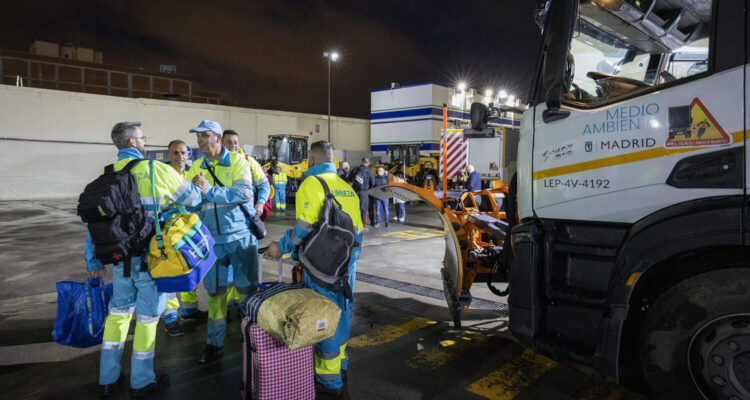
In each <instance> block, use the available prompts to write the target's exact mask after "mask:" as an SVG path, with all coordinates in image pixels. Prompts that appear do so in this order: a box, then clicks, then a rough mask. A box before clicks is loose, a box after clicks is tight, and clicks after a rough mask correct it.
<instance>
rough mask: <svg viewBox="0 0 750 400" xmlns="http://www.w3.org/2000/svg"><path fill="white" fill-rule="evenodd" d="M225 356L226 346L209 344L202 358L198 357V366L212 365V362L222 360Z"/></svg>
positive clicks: (204, 349)
mask: <svg viewBox="0 0 750 400" xmlns="http://www.w3.org/2000/svg"><path fill="white" fill-rule="evenodd" d="M223 355H224V346H221V347H219V346H214V345H212V344H207V345H206V347H204V348H203V353H202V354H201V356H200V357H198V364H205V363H210V362H211V361H216V360H218V359H220V358H221V357H222V356H223Z"/></svg>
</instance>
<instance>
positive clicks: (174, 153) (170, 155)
mask: <svg viewBox="0 0 750 400" xmlns="http://www.w3.org/2000/svg"><path fill="white" fill-rule="evenodd" d="M188 158H189V157H188V148H187V145H186V144H185V142H183V141H182V140H173V141H171V142H170V143H169V145H168V146H167V160H168V161H169V165H170V166H171V167H172V169H174V170H175V172H177V173H178V174H180V176H181V177H182V178H183V179H184V178H185V174H186V173H187V169H186V168H185V166H186V165H187V160H188ZM163 218H164V220H166V221H168V220H169V216H168V215H167V214H166V213H165V214H164V215H163ZM188 293H192V294H193V295H194V296H195V291H192V292H188ZM179 310H180V302H179V301H178V300H177V293H169V294H168V300H167V307H166V308H165V309H164V312H163V313H162V314H161V319H163V320H164V330H165V331H167V334H168V335H169V336H182V335H184V334H185V329H184V328H183V327H182V324H180V318H179V315H178V312H179Z"/></svg>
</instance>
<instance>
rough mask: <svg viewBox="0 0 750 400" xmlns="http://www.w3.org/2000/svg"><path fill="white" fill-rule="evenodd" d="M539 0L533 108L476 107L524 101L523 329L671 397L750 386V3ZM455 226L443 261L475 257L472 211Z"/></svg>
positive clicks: (715, 394) (513, 184)
mask: <svg viewBox="0 0 750 400" xmlns="http://www.w3.org/2000/svg"><path fill="white" fill-rule="evenodd" d="M535 14H536V17H537V18H536V21H537V23H538V25H539V26H540V28H542V40H541V41H540V48H539V57H538V59H537V63H536V64H535V65H534V66H533V67H532V68H533V70H534V71H535V77H534V81H533V82H532V84H531V90H530V93H529V95H528V101H529V103H530V104H529V108H528V109H527V110H525V111H524V110H519V109H516V108H514V107H511V106H505V105H499V104H498V105H492V106H491V107H489V108H488V107H486V106H485V107H481V106H478V107H476V110H475V111H476V112H477V113H478V115H479V118H477V119H478V120H481V119H483V118H486V117H487V116H488V114H489V115H490V116H491V115H496V113H499V112H515V113H518V114H522V116H523V117H522V120H521V121H522V122H521V137H520V142H519V146H518V166H517V172H516V174H515V177H513V179H511V181H510V185H509V195H508V198H507V204H506V206H507V208H506V213H507V217H508V218H507V221H508V223H509V227H511V230H510V235H507V236H506V237H507V238H509V242H510V244H511V246H504V251H503V259H504V261H503V263H504V265H505V268H506V273H507V278H508V286H509V289H510V294H509V297H508V305H509V330H510V333H511V334H512V335H513V336H514V337H515V338H517V339H518V340H519V341H520V342H522V343H524V344H526V345H528V346H529V347H532V348H533V349H535V350H537V351H539V352H541V353H543V354H545V355H548V356H550V357H552V358H554V359H555V360H558V361H561V362H564V363H566V364H568V365H571V366H575V367H578V368H579V369H580V370H582V371H585V372H588V373H591V374H594V375H597V376H600V377H601V378H604V379H607V380H610V381H615V382H618V383H621V384H625V385H627V386H632V387H635V388H640V389H644V390H648V391H650V392H651V395H652V396H653V397H654V398H662V399H750V374H748V370H750V368H749V367H748V365H750V303H749V302H748V299H750V297H749V296H750V295H748V293H750V262H749V261H748V260H749V259H750V258H749V257H748V255H749V254H748V252H749V250H750V239H748V238H750V235H748V230H749V229H750V212H748V210H749V208H748V204H750V203H748V197H747V189H748V184H750V173H748V172H749V171H748V166H747V165H748V163H747V160H746V158H747V152H748V148H747V147H746V136H747V133H746V132H747V131H746V129H747V126H748V124H750V119H749V117H748V115H750V113H749V112H748V109H747V102H748V97H749V96H750V92H749V91H748V90H749V89H748V87H750V86H749V85H748V82H747V81H748V79H750V73H749V72H748V71H750V69H748V65H747V54H748V45H749V44H750V43H748V37H747V33H746V32H747V31H748V30H747V29H748V26H747V24H748V10H747V2H746V1H742V0H713V1H711V0H579V1H563V0H545V1H540V2H539V3H538V6H537V10H536V13H535ZM689 49H694V50H695V51H686V50H689ZM688 53H689V54H692V56H693V57H697V59H688V58H686V57H683V56H682V55H684V54H688ZM700 54H705V55H706V56H705V58H700V57H699V56H697V55H700ZM473 108H474V107H472V109H473ZM473 111H474V110H473ZM687 111H689V114H686V112H687ZM482 114H484V115H482ZM473 119H474V118H472V120H473ZM699 136H700V137H699ZM445 226H446V247H447V250H446V259H445V261H444V265H445V266H446V267H444V268H447V267H448V266H449V265H453V264H458V265H459V266H461V265H462V264H466V263H467V260H466V259H461V258H457V257H456V256H455V255H454V254H455V252H456V250H455V248H462V243H458V244H457V241H459V238H458V237H457V235H456V233H457V231H458V230H459V229H461V228H462V226H460V225H458V226H453V225H452V224H450V223H446V224H445ZM466 245H469V243H467V244H464V246H466ZM464 268H465V267H464ZM444 278H445V279H448V280H449V282H448V283H447V284H446V286H448V287H459V285H460V283H461V280H462V276H461V275H459V274H455V275H451V274H444ZM446 294H447V295H448V294H449V293H446ZM447 300H448V303H449V305H450V304H451V299H450V298H448V299H447Z"/></svg>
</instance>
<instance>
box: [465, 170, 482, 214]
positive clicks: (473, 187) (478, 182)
mask: <svg viewBox="0 0 750 400" xmlns="http://www.w3.org/2000/svg"><path fill="white" fill-rule="evenodd" d="M466 172H467V173H468V174H469V183H468V191H470V192H476V191H479V190H482V178H480V177H479V173H478V172H477V171H475V170H474V166H473V165H471V164H469V165H467V166H466ZM474 202H475V203H476V204H477V207H479V205H481V204H482V196H479V195H475V196H474Z"/></svg>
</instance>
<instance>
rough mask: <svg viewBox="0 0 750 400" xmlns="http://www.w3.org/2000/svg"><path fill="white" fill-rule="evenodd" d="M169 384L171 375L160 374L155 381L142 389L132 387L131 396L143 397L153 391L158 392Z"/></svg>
mask: <svg viewBox="0 0 750 400" xmlns="http://www.w3.org/2000/svg"><path fill="white" fill-rule="evenodd" d="M167 386H169V375H167V374H158V375H156V378H154V381H153V382H151V383H149V384H148V385H146V386H144V387H142V388H140V389H130V397H143V396H145V395H147V394H149V393H151V392H157V391H159V390H162V389H165V388H166V387H167Z"/></svg>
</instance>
